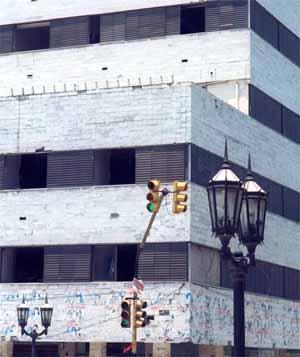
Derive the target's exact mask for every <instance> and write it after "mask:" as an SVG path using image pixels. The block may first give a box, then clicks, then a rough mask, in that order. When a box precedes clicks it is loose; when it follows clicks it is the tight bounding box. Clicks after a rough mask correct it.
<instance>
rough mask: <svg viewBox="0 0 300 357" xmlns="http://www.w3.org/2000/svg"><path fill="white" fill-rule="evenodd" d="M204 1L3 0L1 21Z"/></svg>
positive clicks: (39, 19) (42, 18)
mask: <svg viewBox="0 0 300 357" xmlns="http://www.w3.org/2000/svg"><path fill="white" fill-rule="evenodd" d="M205 1H206V0H193V1H187V0H122V1H121V2H120V1H118V0H110V1H107V0H89V1H88V4H87V1H86V0H73V1H72V0H46V1H45V0H43V1H36V2H27V1H26V2H25V1H24V0H2V2H3V4H2V12H1V14H0V24H1V25H2V24H8V23H19V22H31V21H42V20H48V19H55V18H60V17H61V18H63V17H73V16H82V15H93V14H104V13H110V12H119V11H125V10H136V9H144V8H151V7H158V6H170V5H179V4H185V3H187V4H190V3H192V4H198V3H202V2H205Z"/></svg>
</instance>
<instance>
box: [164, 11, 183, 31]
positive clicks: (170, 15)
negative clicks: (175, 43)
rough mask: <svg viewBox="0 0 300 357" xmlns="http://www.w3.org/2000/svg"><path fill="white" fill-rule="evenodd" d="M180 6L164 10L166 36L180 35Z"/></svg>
mask: <svg viewBox="0 0 300 357" xmlns="http://www.w3.org/2000/svg"><path fill="white" fill-rule="evenodd" d="M180 9H181V8H180V6H168V7H166V8H165V10H166V35H167V36H168V35H179V34H180Z"/></svg>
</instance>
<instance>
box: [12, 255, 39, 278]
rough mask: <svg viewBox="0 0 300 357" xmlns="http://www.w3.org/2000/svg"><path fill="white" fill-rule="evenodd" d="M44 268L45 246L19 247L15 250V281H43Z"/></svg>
mask: <svg viewBox="0 0 300 357" xmlns="http://www.w3.org/2000/svg"><path fill="white" fill-rule="evenodd" d="M43 268H44V249H43V248H17V249H16V250H15V282H16V283H29V282H42V281H43Z"/></svg>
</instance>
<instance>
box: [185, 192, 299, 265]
mask: <svg viewBox="0 0 300 357" xmlns="http://www.w3.org/2000/svg"><path fill="white" fill-rule="evenodd" d="M190 210H191V217H190V220H191V223H190V224H191V226H190V231H191V233H190V234H191V238H190V239H191V241H192V242H197V243H199V244H204V245H206V246H209V247H215V248H220V242H219V240H218V239H217V238H213V237H212V234H211V222H210V215H209V207H208V200H207V192H206V189H205V188H203V187H200V186H198V185H192V186H191V194H190ZM299 232H300V225H299V223H296V222H293V221H291V220H288V219H286V218H283V217H281V216H278V215H276V214H272V213H269V212H268V213H267V217H266V227H265V235H264V244H263V245H260V246H258V247H257V250H256V252H255V255H256V258H257V259H260V260H264V261H267V262H271V263H274V264H279V265H283V266H287V267H290V268H294V269H300V260H299V251H300V242H299V234H300V233H299ZM231 246H232V247H233V248H235V250H241V249H242V247H241V246H240V245H239V246H238V240H237V239H232V241H231Z"/></svg>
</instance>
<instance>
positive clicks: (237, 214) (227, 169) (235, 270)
mask: <svg viewBox="0 0 300 357" xmlns="http://www.w3.org/2000/svg"><path fill="white" fill-rule="evenodd" d="M207 193H208V202H209V209H210V216H211V225H212V232H213V234H214V235H215V236H216V237H218V238H219V239H220V241H221V244H222V248H221V257H222V259H225V260H228V261H230V262H231V273H232V280H233V305H234V307H233V320H234V349H233V351H234V356H238V357H244V356H245V301H244V296H245V279H246V274H247V270H248V267H249V266H255V250H256V247H257V245H258V244H261V243H262V242H263V239H264V227H265V217H266V206H267V193H266V192H265V191H264V190H263V189H262V188H261V187H260V186H259V185H258V184H257V183H256V182H255V180H254V178H253V176H252V173H251V160H250V155H249V160H248V173H247V176H246V178H245V182H244V183H242V181H241V180H240V179H239V178H238V177H237V176H236V175H235V173H234V172H233V171H232V169H231V166H230V164H229V162H228V154H227V143H225V155H224V162H223V164H222V166H221V168H220V170H219V171H218V172H217V174H216V175H215V176H214V177H213V178H212V179H211V180H210V181H209V184H208V187H207ZM234 236H238V238H239V241H240V243H241V244H243V245H244V246H245V247H246V248H247V252H248V254H247V255H244V254H243V253H242V252H232V251H231V249H230V247H229V243H230V240H231V238H232V237H234Z"/></svg>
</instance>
